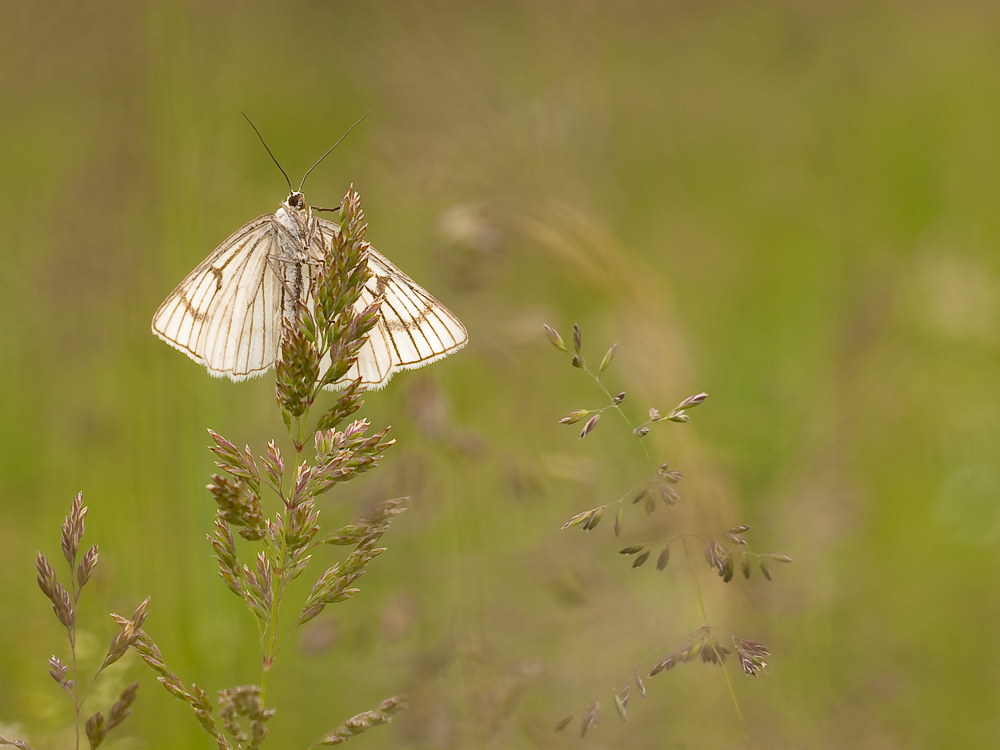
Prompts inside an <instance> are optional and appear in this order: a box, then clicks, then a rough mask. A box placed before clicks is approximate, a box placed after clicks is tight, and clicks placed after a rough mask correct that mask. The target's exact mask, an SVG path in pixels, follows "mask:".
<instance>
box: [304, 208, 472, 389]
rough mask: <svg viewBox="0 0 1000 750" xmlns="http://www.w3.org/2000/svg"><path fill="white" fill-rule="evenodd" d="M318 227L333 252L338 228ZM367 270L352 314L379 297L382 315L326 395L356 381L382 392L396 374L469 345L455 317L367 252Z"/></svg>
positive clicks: (380, 257) (385, 261)
mask: <svg viewBox="0 0 1000 750" xmlns="http://www.w3.org/2000/svg"><path fill="white" fill-rule="evenodd" d="M317 221H318V222H319V225H320V228H321V230H322V232H323V235H324V240H325V241H326V242H327V246H328V247H331V248H332V247H333V241H334V238H335V236H336V235H337V234H338V233H339V231H340V227H339V226H337V225H336V224H333V223H332V222H329V221H327V220H325V219H317ZM368 267H369V269H371V273H372V275H371V278H370V279H369V280H368V283H367V284H366V285H365V288H364V290H363V291H362V293H361V297H360V298H359V299H358V302H357V304H356V305H355V306H354V309H355V312H359V313H360V312H362V311H363V310H364V309H365V308H366V307H368V306H369V305H371V304H372V303H373V302H374V301H375V300H376V299H377V298H378V297H379V296H382V298H383V301H382V308H381V315H380V317H379V321H378V323H376V325H375V327H374V328H372V330H371V333H369V335H368V339H367V341H365V343H364V345H363V346H362V347H361V350H360V352H359V353H358V360H357V362H356V363H355V365H354V366H353V367H352V368H351V369H350V371H349V372H348V373H347V375H346V376H345V377H344V378H343V379H342V380H341V381H339V382H338V383H335V384H334V385H333V386H328V388H331V389H333V388H337V387H339V386H342V385H343V384H344V383H346V382H348V381H351V380H357V379H359V378H360V379H361V383H362V385H363V386H364V387H365V388H381V387H382V386H384V385H385V384H386V383H388V382H389V379H390V378H391V377H392V376H393V375H394V374H395V373H397V372H400V371H401V370H412V369H415V368H417V367H423V366H424V365H428V364H430V363H431V362H436V361H437V360H439V359H441V358H443V357H447V356H448V355H449V354H451V353H452V352H454V351H457V350H459V349H461V348H462V347H463V346H465V344H466V343H467V342H468V340H469V334H468V332H467V331H466V330H465V326H464V325H462V321H460V320H459V319H458V318H457V317H456V316H455V314H454V313H452V312H451V311H450V310H449V309H448V308H446V307H445V306H444V305H442V304H441V303H440V302H438V301H437V300H436V299H434V297H432V296H431V295H430V293H428V292H427V290H426V289H424V288H423V287H421V286H420V285H419V284H417V282H415V281H414V280H413V279H411V278H410V277H409V276H407V275H406V274H405V273H403V272H402V271H400V270H399V269H398V268H397V267H396V266H395V265H394V264H393V263H392V262H391V261H390V260H389V259H388V258H386V257H385V256H384V255H382V253H380V252H379V251H378V250H376V249H375V248H373V247H371V246H369V248H368ZM327 365H329V362H324V366H327Z"/></svg>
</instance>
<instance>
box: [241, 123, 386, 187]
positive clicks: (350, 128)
mask: <svg viewBox="0 0 1000 750" xmlns="http://www.w3.org/2000/svg"><path fill="white" fill-rule="evenodd" d="M374 111H375V110H373V109H369V110H368V111H367V112H365V113H364V114H363V115H361V118H360V119H359V120H358V121H357V122H356V123H354V124H353V125H351V127H349V128H348V129H347V132H346V133H344V134H343V135H342V136H340V140H338V141H337V142H336V143H334V144H333V145H332V146H330V148H329V149H327V152H326V153H325V154H323V155H322V156H321V157H319V158H318V159H317V160H316V163H315V164H313V165H312V166H311V167H309V169H307V170H306V173H305V174H304V175H302V182H300V183H299V192H300V193H301V192H302V186H303V185H305V184H306V177H308V176H309V173H310V172H312V171H313V170H314V169H316V167H318V166H319V163H320V162H321V161H323V160H324V159H325V158H326V157H328V156H329V155H330V152H331V151H333V150H334V149H335V148H337V146H339V145H340V141H342V140H344V139H345V138H346V137H347V136H349V135H350V134H351V131H352V130H354V128H356V127H357V126H358V125H360V124H361V123H362V122H363V121H364V119H365V118H366V117H368V115H370V114H371V113H372V112H374ZM245 116H246V115H244V117H245ZM251 124H253V123H251ZM256 129H257V128H254V130H256ZM272 158H273V157H272ZM285 179H286V180H287V179H288V178H287V177H286V178H285ZM289 187H291V186H289Z"/></svg>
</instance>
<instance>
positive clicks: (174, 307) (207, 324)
mask: <svg viewBox="0 0 1000 750" xmlns="http://www.w3.org/2000/svg"><path fill="white" fill-rule="evenodd" d="M276 242H277V237H276V230H275V227H274V221H273V216H272V215H270V214H266V215H264V216H260V217H258V218H256V219H254V220H253V221H251V222H249V223H248V224H245V225H244V226H243V227H241V228H240V229H238V230H237V231H236V232H234V233H233V234H232V236H230V237H229V238H228V239H227V240H226V241H225V242H223V243H222V244H221V245H219V247H217V248H216V249H215V250H214V251H213V252H212V253H211V255H209V256H208V257H207V258H205V260H203V261H202V262H201V263H200V264H199V265H198V267H197V268H195V269H194V270H193V271H192V272H191V273H189V274H188V275H187V277H185V279H184V280H183V281H182V282H181V283H180V284H179V285H178V286H177V288H176V289H174V291H172V292H171V293H170V295H169V296H168V297H167V298H166V299H165V300H164V301H163V304H161V305H160V307H159V309H158V310H157V311H156V314H155V315H153V323H152V328H153V333H155V334H156V335H157V336H159V337H160V338H161V339H163V340H164V341H165V342H167V343H168V344H170V345H171V346H173V347H175V348H176V349H178V350H180V351H182V352H184V353H185V354H187V355H188V356H189V357H190V358H191V359H193V360H194V361H195V362H198V363H199V364H202V365H204V366H205V367H206V368H207V369H208V372H209V373H210V374H211V375H214V376H215V377H227V378H230V379H231V380H236V381H239V380H245V379H246V378H250V377H254V376H256V375H260V374H261V373H263V372H265V371H267V370H268V369H269V368H270V367H271V365H272V364H274V360H275V357H276V356H277V351H278V343H279V339H280V337H281V328H280V316H279V315H277V314H276V311H277V310H280V309H281V306H282V304H283V296H284V287H283V285H282V284H281V282H280V280H279V279H278V277H277V275H276V274H275V273H274V271H273V270H272V267H271V265H270V262H269V257H270V256H271V255H272V253H273V252H275V246H276Z"/></svg>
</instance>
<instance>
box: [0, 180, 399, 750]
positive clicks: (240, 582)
mask: <svg viewBox="0 0 1000 750" xmlns="http://www.w3.org/2000/svg"><path fill="white" fill-rule="evenodd" d="M340 210H341V216H342V223H341V226H340V231H339V232H337V233H336V235H335V237H334V241H333V243H332V247H329V248H327V252H326V253H325V257H324V259H323V262H322V263H321V264H320V263H317V264H316V267H315V268H313V269H312V271H313V273H312V278H311V282H312V287H311V300H312V302H313V304H309V305H306V304H302V305H298V307H297V308H296V309H295V311H294V314H291V315H288V316H286V317H285V319H284V321H283V326H284V329H283V335H282V341H281V350H280V356H279V358H278V361H277V363H276V368H275V369H276V384H275V395H276V399H277V405H278V410H279V412H280V415H281V419H282V422H283V423H284V425H285V427H286V429H287V432H288V435H289V438H290V439H291V442H292V445H293V447H294V454H293V455H290V456H286V455H284V454H283V453H282V451H281V450H280V448H279V447H278V444H277V442H276V441H275V440H271V441H269V442H268V445H267V450H266V453H265V454H264V455H261V456H257V457H255V455H254V452H253V451H252V450H251V449H250V447H249V446H246V447H245V448H242V449H240V448H238V447H237V444H236V443H234V442H233V441H231V440H229V439H227V438H225V437H223V436H222V435H220V434H219V433H217V432H215V431H213V430H209V431H208V432H209V436H210V438H211V445H210V446H209V450H211V452H212V453H213V454H214V455H215V458H216V466H218V468H219V473H216V474H213V475H212V477H211V480H210V481H209V483H208V485H207V488H208V490H209V493H210V494H211V496H212V498H213V500H214V501H215V504H216V514H215V521H214V524H213V528H212V531H211V533H210V534H209V535H208V539H209V542H210V544H211V546H212V548H213V550H214V552H215V557H216V561H217V563H218V566H219V575H220V577H221V578H222V580H223V583H224V584H225V586H226V587H227V588H228V589H229V591H231V592H232V593H233V594H235V595H236V596H238V597H239V598H240V599H241V600H242V601H243V602H244V604H245V605H246V607H247V609H248V610H249V612H250V613H251V615H252V617H253V618H254V620H255V622H256V623H257V627H258V633H259V636H260V648H261V652H260V664H261V673H260V681H259V684H255V685H238V686H234V687H230V688H227V689H223V690H221V691H219V692H218V695H217V698H216V699H215V700H213V698H212V696H211V695H210V694H209V693H208V692H207V691H206V690H205V689H204V688H202V687H199V686H198V685H197V684H196V683H193V682H192V683H190V684H189V683H187V682H185V681H184V680H182V679H181V678H180V677H179V676H178V675H177V674H176V672H175V671H174V670H173V669H172V668H171V667H170V666H169V665H168V662H167V660H166V658H165V657H164V655H163V654H162V652H161V651H160V648H159V647H158V646H157V644H156V642H155V641H154V640H153V638H152V636H151V635H150V633H149V632H148V631H147V630H145V629H144V625H145V622H146V618H147V608H148V604H149V600H148V599H147V600H146V601H144V602H143V603H142V604H141V605H140V606H139V607H138V608H137V609H136V610H135V612H133V614H132V615H131V616H130V617H124V616H121V615H112V617H113V618H114V619H115V621H116V622H117V623H118V626H119V628H120V630H119V633H118V634H117V635H116V636H115V637H114V639H113V640H112V643H111V645H110V647H109V649H108V653H107V656H106V658H105V659H104V663H103V664H102V665H101V667H100V668H99V669H98V670H97V673H96V674H95V675H94V677H93V679H96V678H97V676H98V675H100V674H101V672H102V671H103V670H104V669H105V668H106V667H108V666H110V665H111V664H113V663H115V662H116V661H118V660H119V659H121V658H122V657H123V656H124V655H125V654H126V653H128V652H129V651H130V650H133V651H134V652H135V653H136V654H137V655H138V657H139V658H140V659H141V660H142V661H144V662H145V663H146V665H147V666H148V667H149V668H150V669H152V670H153V672H155V673H156V675H157V677H156V679H157V681H158V682H159V683H160V684H161V685H162V686H163V687H164V689H166V690H167V691H168V692H169V693H170V694H171V695H173V696H174V697H176V698H178V699H179V700H181V701H183V702H184V703H186V704H187V705H188V707H189V708H190V710H191V711H192V713H193V714H194V716H195V719H196V720H197V721H198V722H199V724H200V725H201V726H202V727H203V729H204V730H205V731H206V732H207V733H208V734H209V735H211V737H212V738H213V739H214V741H215V744H216V746H217V747H218V748H220V750H237V749H239V750H251V749H253V748H259V747H261V746H262V745H263V743H264V741H265V739H266V737H267V734H268V724H269V722H270V721H271V719H272V718H273V717H274V716H275V709H274V708H273V707H270V706H268V703H267V685H268V676H269V674H270V671H271V669H272V667H273V666H274V663H275V660H276V657H277V655H278V653H279V652H280V650H281V645H282V644H283V643H284V642H285V641H286V640H287V639H288V638H289V637H290V636H291V635H292V634H293V633H294V632H295V631H296V630H297V628H299V627H300V626H302V625H303V624H305V623H306V622H309V621H310V620H312V619H313V618H315V617H317V616H318V615H320V614H321V613H322V612H323V610H324V609H325V608H326V607H328V606H330V605H332V604H337V603H339V602H343V601H346V600H347V599H350V598H351V597H353V596H354V595H355V594H357V593H358V590H359V589H358V586H357V583H358V581H359V579H360V578H361V577H362V576H363V575H364V573H365V572H366V571H367V569H368V566H369V565H370V564H371V563H372V561H373V560H375V558H377V557H378V556H379V555H381V554H382V553H383V552H385V547H382V546H380V545H379V542H380V540H381V538H382V536H383V535H384V534H385V533H386V531H387V530H388V529H389V525H390V524H391V522H392V520H393V518H395V517H396V516H397V515H398V514H400V513H402V512H403V510H404V508H403V502H404V501H405V498H396V499H392V500H387V501H384V502H382V503H380V504H378V505H377V506H375V507H374V508H373V509H372V510H371V511H369V513H368V514H367V515H365V516H364V517H361V518H358V519H356V520H355V521H354V522H353V523H351V524H348V525H346V526H343V527H340V528H335V529H323V527H322V526H321V524H320V515H321V513H320V509H319V507H318V505H317V501H318V500H319V499H320V498H321V497H322V496H323V495H324V494H325V493H327V492H328V491H329V490H331V489H332V488H333V487H334V486H335V485H338V484H343V483H345V482H348V481H350V480H351V479H354V478H355V477H357V476H359V475H360V474H362V473H364V472H366V471H369V470H370V469H372V468H374V467H375V466H376V465H377V464H378V462H379V459H380V458H381V456H382V454H383V453H384V452H385V451H386V449H388V448H389V447H390V446H391V445H392V444H393V442H394V441H393V440H392V439H390V438H388V437H387V433H388V429H387V428H386V429H382V430H376V431H373V430H372V429H371V425H370V424H369V423H368V421H367V420H364V419H354V420H352V421H348V420H350V418H351V417H352V416H353V415H354V414H355V413H356V412H357V411H358V409H359V408H360V407H361V406H362V404H363V403H364V402H363V400H362V398H361V396H362V394H363V388H362V387H361V385H360V381H352V382H344V378H345V376H346V375H347V374H348V373H349V372H350V370H351V368H352V366H353V365H354V364H355V362H356V359H357V356H358V352H359V350H360V349H361V347H362V346H363V344H364V343H365V340H366V338H367V336H368V333H369V331H370V330H371V329H372V327H373V326H374V325H375V324H376V323H377V322H378V315H379V308H380V305H381V299H378V298H376V299H375V300H374V301H373V302H372V304H370V305H367V306H364V307H361V306H360V305H359V299H360V297H361V293H362V290H363V289H364V286H365V284H366V283H367V282H368V280H369V276H370V272H369V269H368V248H369V245H368V243H367V242H365V240H364V235H365V231H366V228H367V227H366V225H365V223H364V212H363V211H362V210H361V205H360V197H359V196H358V193H357V192H355V191H354V189H353V188H351V189H350V190H349V191H348V193H347V195H346V196H345V198H344V200H343V202H342V204H341V209H340ZM359 307H361V309H358V308H359ZM331 389H332V390H334V396H333V403H332V404H330V405H328V406H326V407H324V409H323V410H322V411H321V413H319V415H318V416H316V417H315V418H314V419H313V416H314V410H315V409H314V407H315V406H316V403H317V400H318V399H319V397H320V395H321V394H322V393H323V391H324V390H328V391H329V390H331ZM275 501H276V502H277V512H274V513H269V512H268V511H267V510H266V508H267V506H268V505H270V504H273V503H274V502H275ZM86 515H87V508H86V507H84V506H83V504H82V496H80V495H78V496H77V498H76V500H74V502H73V507H72V510H71V513H70V516H69V517H68V518H67V520H66V523H65V524H64V526H63V531H62V540H61V544H62V550H63V555H64V557H65V558H66V560H67V562H68V563H69V566H70V572H71V578H70V580H71V583H70V585H69V587H68V588H66V587H64V586H63V585H62V584H61V583H60V581H59V580H58V577H57V576H56V573H55V570H54V569H53V567H52V565H50V564H49V562H48V559H47V558H46V557H45V556H44V555H43V554H41V553H39V556H38V562H37V567H38V583H39V585H40V587H41V589H42V591H43V592H44V593H45V595H46V596H47V597H48V598H49V600H50V602H51V603H52V609H53V612H54V613H55V615H56V617H57V618H58V619H59V621H60V622H61V623H62V624H63V625H64V626H65V628H66V631H67V634H68V636H69V644H70V655H71V659H70V664H69V665H64V664H63V662H62V661H61V660H60V659H58V658H57V657H55V656H53V657H52V659H51V660H50V674H51V675H52V678H53V679H54V680H55V681H56V682H57V683H58V684H59V685H60V686H61V687H62V688H63V689H64V690H65V691H66V692H68V693H69V694H70V696H71V697H72V700H73V704H74V708H75V712H76V717H77V742H76V747H77V748H79V745H80V726H81V717H82V713H81V712H82V707H83V703H84V700H85V699H86V691H85V690H81V689H80V687H79V678H78V675H77V666H76V650H75V635H76V604H77V601H78V599H79V596H80V592H81V590H82V589H83V587H84V585H85V584H86V583H87V582H88V580H90V577H91V573H92V572H93V569H94V566H95V565H96V564H97V561H98V553H97V547H96V546H95V547H92V548H91V549H89V550H88V551H86V552H85V553H83V555H82V556H80V554H79V552H80V544H81V540H82V537H83V530H84V521H85V519H86ZM237 539H239V540H240V541H239V542H237ZM332 547H346V548H348V552H347V554H346V556H345V557H344V558H343V559H341V560H340V561H338V562H336V563H334V564H333V565H330V566H329V567H327V568H326V569H325V570H322V571H320V572H319V573H317V574H314V576H313V579H314V583H313V584H312V587H311V589H310V590H309V593H308V595H307V596H306V598H305V602H304V603H303V604H302V605H301V606H300V607H299V608H298V609H297V610H296V611H292V612H289V611H288V609H289V605H288V604H287V600H286V597H285V594H286V592H287V590H288V588H289V587H290V586H291V585H292V584H293V583H295V582H296V581H298V580H299V579H301V578H302V577H303V576H304V575H305V574H306V573H307V571H308V570H310V565H311V564H312V563H314V561H315V560H316V557H315V553H316V552H318V551H319V550H320V549H322V548H332ZM248 549H249V550H251V552H250V555H249V558H248V555H247V553H246V550H248ZM137 688H138V683H134V684H132V685H129V686H128V687H126V688H125V690H124V691H122V693H121V697H120V699H119V700H118V701H117V702H116V703H115V704H114V705H113V706H112V707H111V708H110V710H109V712H108V715H107V716H106V717H105V716H104V715H103V714H102V713H100V712H97V713H95V714H93V715H92V716H90V717H89V718H88V719H86V721H84V722H82V723H83V727H84V730H85V732H86V735H87V737H88V739H89V741H90V747H91V748H92V750H93V748H96V747H97V746H98V745H99V744H100V743H101V741H102V740H103V739H104V738H105V737H106V736H107V734H108V733H109V732H110V731H111V730H112V729H114V728H115V727H116V726H117V725H119V724H120V723H121V722H122V721H123V720H124V719H125V717H126V716H128V713H129V707H130V706H131V705H132V703H133V701H134V700H135V697H136V690H137ZM405 707H406V699H405V697H404V696H393V697H391V698H388V699H386V700H384V701H382V702H380V703H379V704H378V705H377V706H375V707H374V708H372V709H371V710H368V711H365V712H362V713H360V714H357V715H355V716H353V717H350V718H348V719H346V720H345V721H343V722H342V723H341V724H340V725H339V726H336V727H334V728H332V729H331V730H330V731H329V732H327V733H326V734H325V735H323V736H322V737H320V738H319V739H317V740H316V741H315V742H314V743H313V744H312V745H311V747H318V746H325V745H338V744H340V743H342V742H344V741H346V740H348V739H350V738H351V737H353V736H355V735H357V734H360V733H361V732H364V731H365V730H367V729H369V728H371V727H374V726H377V725H379V724H386V723H388V722H389V721H391V720H392V718H393V716H394V715H396V714H397V713H399V712H400V711H401V710H402V709H404V708H405ZM0 745H12V746H14V747H17V748H21V750H31V749H30V747H29V746H28V744H27V743H26V742H24V741H23V740H17V739H6V738H4V737H0Z"/></svg>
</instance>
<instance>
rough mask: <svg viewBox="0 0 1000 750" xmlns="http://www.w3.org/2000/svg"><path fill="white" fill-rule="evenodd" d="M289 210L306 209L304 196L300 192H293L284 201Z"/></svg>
mask: <svg viewBox="0 0 1000 750" xmlns="http://www.w3.org/2000/svg"><path fill="white" fill-rule="evenodd" d="M285 203H286V204H287V205H288V207H289V208H294V209H297V210H301V209H303V208H305V207H306V196H305V195H303V193H302V191H300V190H293V191H292V192H291V193H289V194H288V199H287V200H286V201H285Z"/></svg>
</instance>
